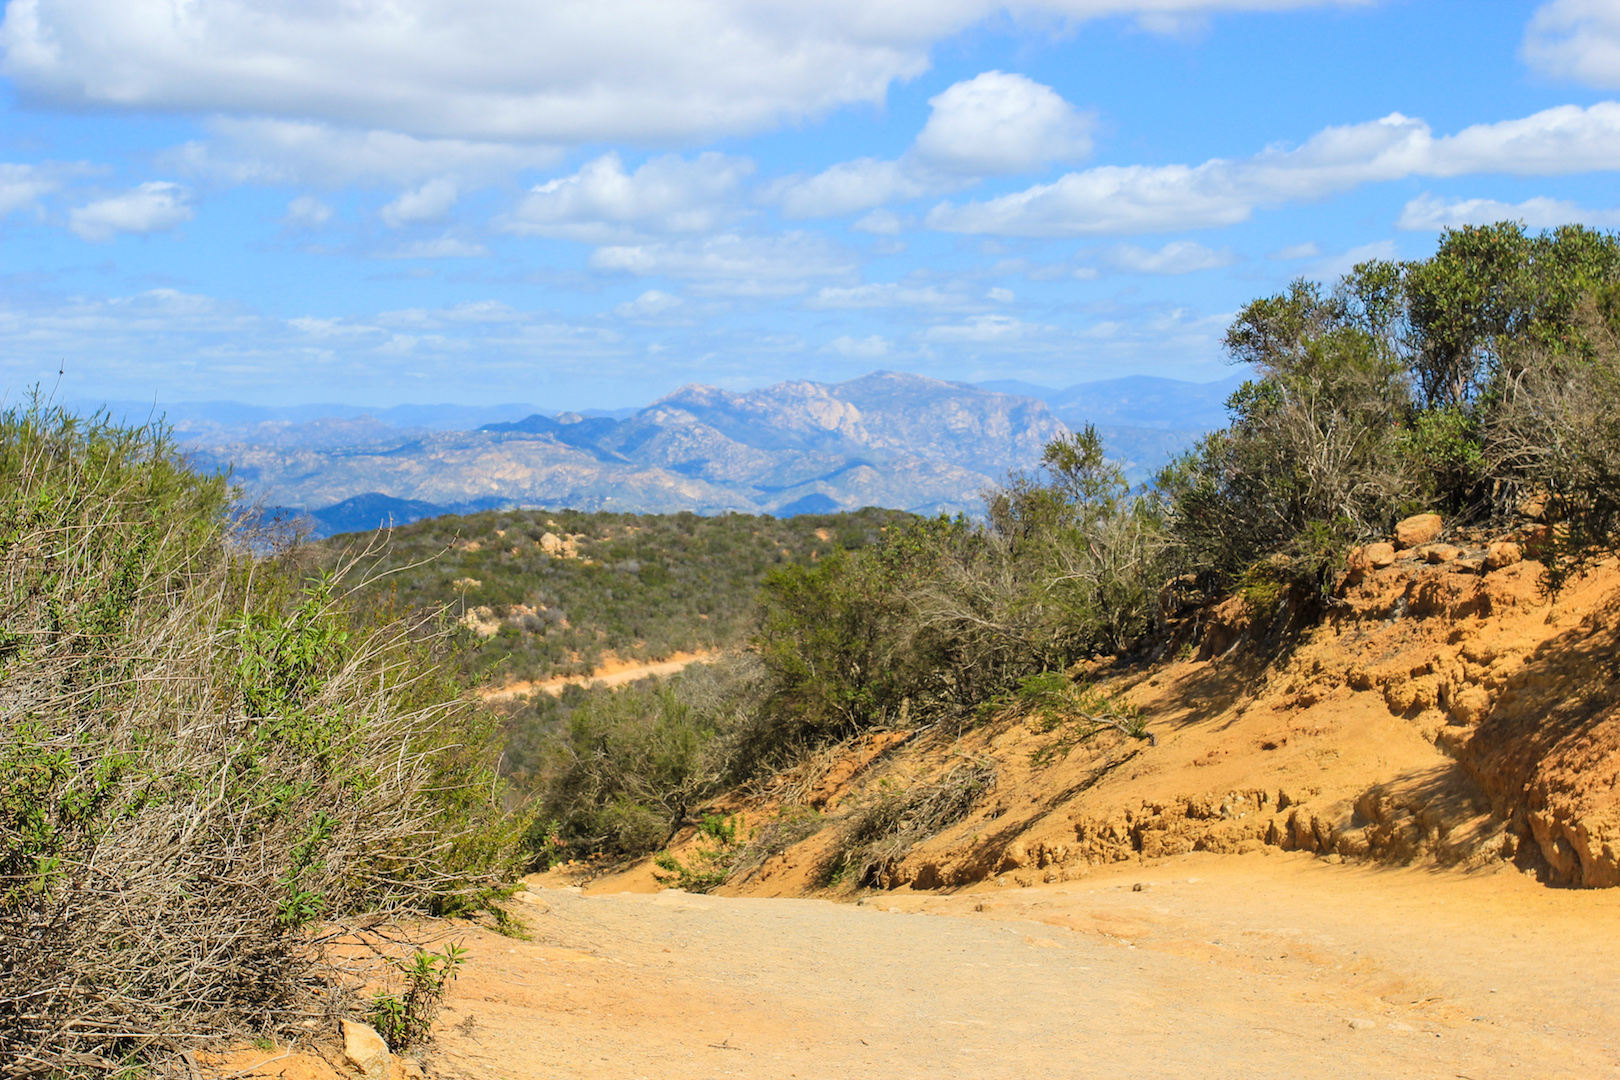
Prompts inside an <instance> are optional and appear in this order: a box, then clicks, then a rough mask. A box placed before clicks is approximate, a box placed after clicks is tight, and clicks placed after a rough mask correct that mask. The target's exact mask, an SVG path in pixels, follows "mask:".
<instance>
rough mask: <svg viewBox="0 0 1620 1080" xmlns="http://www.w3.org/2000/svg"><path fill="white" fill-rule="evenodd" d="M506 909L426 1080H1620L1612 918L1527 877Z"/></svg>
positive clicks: (1353, 870) (526, 902)
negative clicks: (515, 929)
mask: <svg viewBox="0 0 1620 1080" xmlns="http://www.w3.org/2000/svg"><path fill="white" fill-rule="evenodd" d="M1137 884H1143V885H1145V886H1146V887H1145V888H1144V889H1142V890H1140V891H1137V890H1136V889H1135V888H1134V886H1135V885H1137ZM517 907H518V910H520V911H521V912H523V914H524V916H525V918H526V919H527V921H528V922H529V924H530V926H531V928H532V930H533V932H534V940H533V941H530V942H523V941H513V940H510V939H506V938H501V937H497V936H495V935H492V934H487V933H484V932H481V931H476V932H473V933H471V934H470V936H469V939H468V941H467V944H468V945H469V946H470V947H471V949H472V958H471V961H470V962H469V964H468V966H467V968H466V969H465V971H464V973H463V975H462V976H461V978H460V980H459V981H458V982H457V983H456V984H455V987H454V991H453V993H452V995H451V997H450V999H449V1001H448V1003H447V1007H446V1011H445V1013H444V1014H443V1017H442V1022H441V1024H440V1031H439V1033H438V1040H439V1045H438V1049H437V1051H436V1052H435V1054H434V1056H433V1058H432V1059H431V1060H430V1062H429V1067H430V1070H431V1072H432V1073H433V1075H441V1076H456V1077H466V1078H469V1080H483V1078H491V1080H493V1078H499V1080H527V1078H531V1077H534V1078H539V1077H547V1078H549V1077H615V1078H619V1077H623V1078H631V1077H656V1078H688V1077H690V1078H699V1077H724V1076H735V1077H761V1078H766V1077H769V1078H773V1080H775V1078H783V1077H802V1078H821V1077H825V1078H833V1077H849V1076H858V1075H866V1074H881V1075H882V1076H884V1077H888V1078H895V1080H904V1078H911V1077H918V1078H921V1077H939V1076H963V1077H975V1078H980V1077H983V1078H999V1077H1008V1078H1018V1080H1029V1078H1035V1077H1099V1078H1100V1077H1107V1078H1109V1080H1133V1078H1165V1080H1170V1078H1198V1080H1211V1078H1224V1077H1233V1078H1237V1077H1243V1078H1245V1080H1247V1078H1271V1077H1275V1078H1278V1080H1282V1078H1288V1080H1297V1078H1302V1077H1312V1078H1332V1077H1344V1078H1358V1080H1361V1078H1382V1077H1392V1078H1393V1077H1444V1078H1452V1077H1459V1076H1461V1077H1469V1078H1472V1080H1489V1078H1498V1077H1501V1078H1507V1077H1537V1078H1541V1077H1548V1078H1558V1077H1566V1078H1575V1077H1581V1078H1592V1077H1608V1076H1620V1029H1617V1028H1616V1027H1615V1025H1614V1023H1613V1020H1614V1017H1616V1016H1620V983H1617V981H1616V980H1615V979H1614V977H1613V973H1614V971H1615V970H1616V968H1617V964H1620V898H1617V897H1616V896H1615V895H1614V894H1613V893H1608V892H1604V893H1593V892H1574V891H1568V890H1548V889H1545V888H1543V887H1541V886H1538V885H1536V884H1535V883H1534V882H1531V881H1528V880H1526V879H1524V878H1523V877H1522V876H1520V875H1518V874H1516V873H1514V872H1513V871H1512V870H1511V868H1502V869H1499V870H1496V871H1492V872H1477V873H1475V874H1471V875H1465V874H1461V873H1458V872H1455V871H1451V872H1435V871H1418V870H1393V869H1374V868H1366V867H1353V866H1348V865H1340V866H1335V865H1329V864H1327V863H1324V862H1323V861H1321V860H1318V859H1312V858H1310V857H1308V856H1305V855H1301V854H1287V853H1274V854H1269V855H1267V854H1260V853H1256V854H1253V855H1248V856H1240V857H1230V856H1227V857H1221V856H1212V855H1205V854H1195V855H1187V856H1180V857H1177V858H1172V859H1165V860H1159V861H1156V862H1153V863H1150V864H1148V865H1146V866H1138V867H1115V868H1111V869H1108V870H1101V871H1098V872H1096V873H1093V874H1091V875H1089V876H1087V877H1086V878H1084V879H1082V880H1078V881H1073V882H1068V883H1065V884H1060V885H1052V886H1036V887H1033V888H1027V889H1020V888H1017V887H1015V886H1013V887H1006V888H997V887H995V886H993V885H987V886H981V887H978V888H975V889H973V890H969V891H963V892H958V893H955V894H952V895H941V894H937V893H913V892H910V891H908V890H902V891H897V892H889V893H879V894H874V895H872V896H871V897H869V898H868V899H867V900H866V901H865V902H864V903H863V904H861V905H853V904H834V903H829V902H826V901H820V900H802V899H756V898H724V897H714V896H695V895H688V894H685V893H681V892H675V891H670V892H664V893H656V894H619V895H612V896H602V895H582V894H581V893H580V892H579V891H578V890H574V889H544V888H539V887H537V886H531V888H530V889H529V890H528V891H527V892H525V893H523V894H521V895H520V898H519V901H518V905H517Z"/></svg>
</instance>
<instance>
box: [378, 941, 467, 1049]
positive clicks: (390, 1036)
mask: <svg viewBox="0 0 1620 1080" xmlns="http://www.w3.org/2000/svg"><path fill="white" fill-rule="evenodd" d="M466 959H467V950H465V949H463V948H462V947H461V946H460V945H454V944H452V945H446V946H445V947H444V951H443V952H442V953H431V952H426V951H424V950H420V949H419V950H417V951H416V952H415V953H414V954H413V955H412V956H411V959H410V960H409V961H408V962H407V961H403V960H396V961H394V967H395V968H396V969H397V971H398V972H399V975H400V976H401V978H402V979H403V981H404V983H405V989H404V992H403V993H398V994H396V993H389V992H387V991H382V992H379V993H377V994H375V995H373V996H372V999H371V1005H370V1007H369V1008H368V1010H367V1012H366V1019H367V1020H369V1021H370V1022H371V1026H372V1027H374V1028H376V1029H377V1033H378V1034H379V1035H381V1036H382V1037H383V1041H384V1042H386V1043H387V1044H388V1048H389V1049H390V1050H392V1051H394V1052H395V1053H398V1052H400V1051H401V1050H408V1049H410V1048H411V1047H414V1046H418V1045H420V1044H422V1043H424V1042H426V1041H427V1039H428V1036H429V1034H430V1033H431V1032H432V1030H433V1021H434V1019H435V1018H436V1017H437V1016H438V1015H439V1006H440V1004H441V1003H442V1002H443V1001H444V991H445V988H446V987H447V986H449V984H450V983H451V982H453V981H455V978H456V971H457V969H459V968H460V967H461V965H462V964H463V963H465V962H466Z"/></svg>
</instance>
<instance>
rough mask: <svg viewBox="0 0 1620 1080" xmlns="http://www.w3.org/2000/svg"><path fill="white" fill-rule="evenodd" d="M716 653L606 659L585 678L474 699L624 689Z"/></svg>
mask: <svg viewBox="0 0 1620 1080" xmlns="http://www.w3.org/2000/svg"><path fill="white" fill-rule="evenodd" d="M719 655H720V654H719V653H718V652H713V651H700V652H690V653H683V652H678V653H671V654H670V656H669V658H668V659H665V660H657V661H654V662H652V663H650V664H636V663H626V662H625V661H623V660H609V661H608V662H606V663H604V664H602V665H601V666H600V667H598V668H597V669H596V670H595V671H593V672H591V673H590V674H589V675H559V676H557V677H556V678H554V679H543V680H541V681H540V682H529V681H527V680H525V681H522V682H512V683H507V684H506V685H504V686H496V687H490V688H488V689H485V690H480V691H479V693H478V696H479V697H481V698H483V699H484V700H485V701H501V700H505V699H508V698H515V697H521V696H524V695H528V694H535V693H540V694H550V695H552V696H553V697H556V696H557V695H558V694H560V693H562V692H563V687H565V686H624V685H625V684H626V683H633V682H635V681H636V680H638V679H650V678H654V677H659V678H662V677H663V676H665V675H674V674H675V673H676V672H679V671H684V670H686V669H687V668H688V667H690V666H691V665H693V664H701V663H704V662H705V661H708V660H713V659H714V658H715V657H717V656H719Z"/></svg>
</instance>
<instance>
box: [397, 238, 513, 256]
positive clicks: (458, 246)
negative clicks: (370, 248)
mask: <svg viewBox="0 0 1620 1080" xmlns="http://www.w3.org/2000/svg"><path fill="white" fill-rule="evenodd" d="M489 254H490V252H489V248H487V247H485V246H484V245H483V244H475V243H473V242H472V241H470V240H462V239H459V238H457V237H454V236H441V237H439V238H438V239H436V240H413V241H412V242H411V243H409V244H401V245H400V246H399V247H397V248H395V249H393V250H392V251H388V252H384V253H383V254H381V255H380V256H378V257H379V258H383V259H485V258H488V257H489Z"/></svg>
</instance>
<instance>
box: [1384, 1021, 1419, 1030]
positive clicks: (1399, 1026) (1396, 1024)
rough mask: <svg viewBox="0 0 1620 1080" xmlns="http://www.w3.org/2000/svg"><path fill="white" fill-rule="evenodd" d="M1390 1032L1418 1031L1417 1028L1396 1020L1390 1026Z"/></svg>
mask: <svg viewBox="0 0 1620 1080" xmlns="http://www.w3.org/2000/svg"><path fill="white" fill-rule="evenodd" d="M1389 1030H1391V1031H1416V1030H1417V1028H1415V1027H1413V1026H1412V1025H1411V1024H1403V1023H1401V1022H1400V1021H1399V1020H1396V1021H1395V1022H1394V1023H1392V1024H1390V1025H1389Z"/></svg>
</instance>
